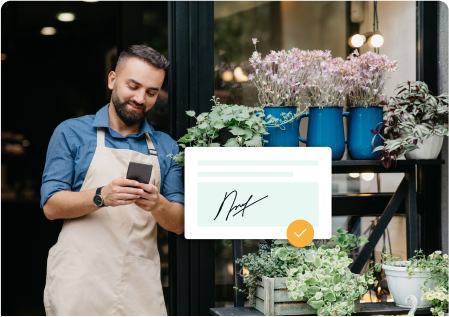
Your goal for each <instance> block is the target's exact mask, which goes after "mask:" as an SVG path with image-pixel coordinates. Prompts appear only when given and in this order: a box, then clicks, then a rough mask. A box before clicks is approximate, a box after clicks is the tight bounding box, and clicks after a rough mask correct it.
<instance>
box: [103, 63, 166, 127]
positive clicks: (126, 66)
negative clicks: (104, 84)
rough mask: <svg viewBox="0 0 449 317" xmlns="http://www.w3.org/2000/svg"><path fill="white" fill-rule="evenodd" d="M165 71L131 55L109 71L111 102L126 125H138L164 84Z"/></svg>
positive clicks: (151, 106)
mask: <svg viewBox="0 0 449 317" xmlns="http://www.w3.org/2000/svg"><path fill="white" fill-rule="evenodd" d="M164 78H165V71H164V70H163V69H159V68H156V67H154V66H152V65H150V64H148V63H146V62H144V61H143V60H141V59H139V58H135V57H131V58H129V59H128V60H125V61H123V62H122V63H121V65H118V67H117V69H116V72H115V73H114V72H111V74H109V82H108V87H109V89H111V90H112V104H113V105H114V108H115V111H116V112H117V115H118V116H119V117H120V119H121V120H122V121H123V122H124V123H125V124H126V125H127V126H133V125H136V124H140V123H141V122H142V121H143V120H144V119H145V116H146V114H147V113H148V112H149V111H150V110H151V108H153V106H154V104H155V102H156V99H157V95H158V93H159V91H160V89H161V87H162V84H163V83H164Z"/></svg>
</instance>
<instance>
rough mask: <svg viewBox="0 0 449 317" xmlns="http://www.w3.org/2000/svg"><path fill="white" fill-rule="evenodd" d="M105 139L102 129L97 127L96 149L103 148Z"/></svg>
mask: <svg viewBox="0 0 449 317" xmlns="http://www.w3.org/2000/svg"><path fill="white" fill-rule="evenodd" d="M105 137H106V136H105V133H104V128H102V127H97V147H105V141H104V138H105Z"/></svg>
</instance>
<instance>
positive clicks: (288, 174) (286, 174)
mask: <svg viewBox="0 0 449 317" xmlns="http://www.w3.org/2000/svg"><path fill="white" fill-rule="evenodd" d="M198 177H293V172H198Z"/></svg>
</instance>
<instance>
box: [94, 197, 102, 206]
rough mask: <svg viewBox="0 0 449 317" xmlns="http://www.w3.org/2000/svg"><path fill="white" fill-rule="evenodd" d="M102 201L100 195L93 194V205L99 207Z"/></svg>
mask: <svg viewBox="0 0 449 317" xmlns="http://www.w3.org/2000/svg"><path fill="white" fill-rule="evenodd" d="M102 203H103V199H102V198H101V196H100V195H95V196H94V204H95V206H97V207H100V206H101V204H102Z"/></svg>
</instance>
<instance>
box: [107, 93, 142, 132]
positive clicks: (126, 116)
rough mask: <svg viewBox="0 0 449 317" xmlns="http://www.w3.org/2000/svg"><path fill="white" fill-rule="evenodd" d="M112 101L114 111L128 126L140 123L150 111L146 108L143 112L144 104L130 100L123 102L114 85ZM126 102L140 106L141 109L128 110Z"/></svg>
mask: <svg viewBox="0 0 449 317" xmlns="http://www.w3.org/2000/svg"><path fill="white" fill-rule="evenodd" d="M112 103H113V104H114V107H115V112H116V113H117V115H118V116H119V118H120V119H121V120H122V121H123V123H125V124H126V125H127V126H128V127H131V126H133V125H136V124H139V123H141V122H142V121H143V120H145V117H146V115H147V113H148V112H149V111H150V110H148V111H146V112H145V105H139V104H136V103H135V102H132V101H131V100H126V101H125V102H122V101H121V100H120V97H119V96H118V94H117V89H116V87H114V89H113V90H112ZM128 103H129V104H132V105H135V106H142V110H141V111H134V110H128V109H127V107H126V105H127V104H128Z"/></svg>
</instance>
